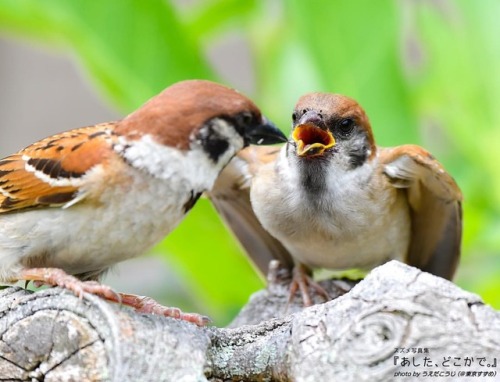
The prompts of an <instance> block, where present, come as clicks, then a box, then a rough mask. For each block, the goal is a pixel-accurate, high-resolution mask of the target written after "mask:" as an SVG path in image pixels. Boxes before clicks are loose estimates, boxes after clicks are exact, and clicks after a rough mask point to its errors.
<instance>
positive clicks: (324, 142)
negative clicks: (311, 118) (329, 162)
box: [292, 123, 335, 157]
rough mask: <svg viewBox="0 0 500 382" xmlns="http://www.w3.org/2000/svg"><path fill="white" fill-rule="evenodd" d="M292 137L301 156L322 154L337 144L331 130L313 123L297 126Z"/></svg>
mask: <svg viewBox="0 0 500 382" xmlns="http://www.w3.org/2000/svg"><path fill="white" fill-rule="evenodd" d="M292 139H293V140H294V141H295V143H296V144H297V155H298V156H300V157H305V156H314V155H322V154H323V152H324V151H325V150H327V149H329V148H331V147H333V146H335V138H334V137H333V135H332V133H331V132H330V131H328V130H323V129H320V128H319V127H316V126H315V125H313V124H311V123H304V124H301V125H298V126H297V127H295V129H294V130H293V133H292Z"/></svg>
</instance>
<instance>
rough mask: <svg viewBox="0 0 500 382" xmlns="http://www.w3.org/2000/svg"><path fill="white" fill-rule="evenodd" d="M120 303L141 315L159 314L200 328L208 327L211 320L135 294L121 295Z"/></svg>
mask: <svg viewBox="0 0 500 382" xmlns="http://www.w3.org/2000/svg"><path fill="white" fill-rule="evenodd" d="M120 302H121V303H122V304H125V305H128V306H131V307H132V308H134V309H135V310H136V312H139V313H149V314H158V315H161V316H165V317H172V318H177V319H179V320H183V321H188V322H191V323H193V324H196V325H198V326H206V325H208V324H209V323H210V322H211V320H210V318H208V317H207V316H202V315H201V314H197V313H184V312H182V311H181V310H180V309H179V308H170V307H166V306H163V305H161V304H159V303H158V302H156V301H155V300H153V299H152V298H151V297H147V296H137V295H134V294H126V293H120Z"/></svg>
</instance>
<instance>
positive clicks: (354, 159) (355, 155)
mask: <svg viewBox="0 0 500 382" xmlns="http://www.w3.org/2000/svg"><path fill="white" fill-rule="evenodd" d="M367 157H368V148H367V147H366V146H363V148H362V149H361V150H356V151H351V152H350V153H349V164H350V165H351V168H352V169H355V168H357V167H359V166H362V165H363V164H365V162H366V159H367Z"/></svg>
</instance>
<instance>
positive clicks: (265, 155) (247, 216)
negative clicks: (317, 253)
mask: <svg viewBox="0 0 500 382" xmlns="http://www.w3.org/2000/svg"><path fill="white" fill-rule="evenodd" d="M279 150H280V148H279V147H278V148H277V147H269V146H250V147H248V148H246V149H245V150H242V151H241V152H240V153H239V154H238V155H237V156H236V157H235V158H233V160H232V161H231V162H230V163H229V164H228V165H227V166H226V168H225V169H224V170H223V171H222V172H221V174H220V175H219V177H218V179H217V181H216V182H215V184H214V187H213V188H212V190H211V191H210V192H209V193H208V197H209V198H210V200H211V201H212V203H213V204H214V206H215V208H216V210H217V211H218V212H219V214H220V215H221V216H222V219H223V220H224V222H225V223H226V225H227V226H228V227H229V228H230V229H231V231H232V232H233V233H234V234H235V235H236V237H237V238H238V240H239V242H240V243H241V245H242V246H243V248H244V249H245V251H246V252H247V254H248V256H249V257H250V259H251V260H252V262H253V263H254V264H255V265H256V266H257V268H258V269H259V270H260V272H262V274H263V275H266V274H267V271H268V266H269V262H270V261H271V260H279V261H280V263H281V265H282V266H284V267H288V268H292V266H293V260H292V257H291V256H290V254H289V253H288V251H287V250H286V249H285V248H284V247H283V245H281V243H280V242H279V241H278V240H276V239H275V238H274V237H272V236H271V235H270V234H269V233H268V232H267V231H266V230H265V229H264V228H263V227H262V225H261V224H260V222H259V220H258V219H257V217H256V216H255V213H254V212H253V209H252V205H251V203H250V185H251V181H252V177H253V176H254V175H255V174H256V172H257V171H258V169H259V166H261V165H263V164H265V163H268V162H270V161H273V160H274V159H275V158H276V155H277V153H278V152H279Z"/></svg>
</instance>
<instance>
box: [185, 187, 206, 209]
mask: <svg viewBox="0 0 500 382" xmlns="http://www.w3.org/2000/svg"><path fill="white" fill-rule="evenodd" d="M201 194H202V193H201V192H197V193H196V194H195V192H194V191H193V190H191V196H190V197H189V199H188V201H187V202H186V203H184V206H182V208H183V210H184V213H185V214H186V213H188V212H189V210H191V208H193V207H194V205H195V204H196V202H197V201H198V199H199V198H200V196H201Z"/></svg>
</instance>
